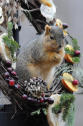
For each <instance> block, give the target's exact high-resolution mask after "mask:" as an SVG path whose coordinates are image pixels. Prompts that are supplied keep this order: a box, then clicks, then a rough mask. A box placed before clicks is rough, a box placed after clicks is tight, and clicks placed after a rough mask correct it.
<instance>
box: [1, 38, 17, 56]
mask: <svg viewBox="0 0 83 126" xmlns="http://www.w3.org/2000/svg"><path fill="white" fill-rule="evenodd" d="M3 41H4V43H5V44H6V45H7V46H8V48H9V50H10V51H11V56H12V58H14V52H16V50H17V49H18V48H19V45H18V43H17V42H16V41H15V40H14V39H13V38H9V37H8V36H4V37H3Z"/></svg>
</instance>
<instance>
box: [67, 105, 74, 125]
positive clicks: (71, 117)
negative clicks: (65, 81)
mask: <svg viewBox="0 0 83 126" xmlns="http://www.w3.org/2000/svg"><path fill="white" fill-rule="evenodd" d="M74 117H75V104H74V103H72V104H71V106H70V109H69V113H68V116H67V126H73V124H74Z"/></svg>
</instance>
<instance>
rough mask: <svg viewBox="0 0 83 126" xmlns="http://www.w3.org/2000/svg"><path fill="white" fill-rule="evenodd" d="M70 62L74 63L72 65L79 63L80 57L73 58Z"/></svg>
mask: <svg viewBox="0 0 83 126" xmlns="http://www.w3.org/2000/svg"><path fill="white" fill-rule="evenodd" d="M72 60H73V61H74V63H79V62H80V57H73V58H72Z"/></svg>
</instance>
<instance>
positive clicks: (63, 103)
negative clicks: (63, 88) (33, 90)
mask: <svg viewBox="0 0 83 126" xmlns="http://www.w3.org/2000/svg"><path fill="white" fill-rule="evenodd" d="M74 100H75V97H74V95H73V94H69V93H64V94H62V95H61V98H60V103H59V104H56V105H55V106H54V107H53V108H52V111H53V113H55V114H57V113H59V112H61V111H62V109H64V111H63V120H64V121H66V119H67V116H68V114H69V112H70V108H71V104H72V103H73V102H74Z"/></svg>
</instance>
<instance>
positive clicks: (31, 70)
mask: <svg viewBox="0 0 83 126" xmlns="http://www.w3.org/2000/svg"><path fill="white" fill-rule="evenodd" d="M63 57H64V35H63V30H62V29H61V28H59V27H58V26H49V25H46V26H45V31H44V33H43V34H42V35H40V36H39V38H38V39H36V40H33V41H32V42H30V43H28V44H27V46H26V47H25V48H24V50H22V51H21V52H20V53H19V55H18V57H17V62H16V72H17V75H18V76H19V79H20V80H22V81H23V80H27V81H28V80H29V79H30V78H32V77H41V78H42V79H43V80H44V81H45V82H47V87H48V89H49V88H50V86H51V83H52V82H53V79H54V72H55V67H56V66H57V65H59V64H60V63H61V62H62V60H63Z"/></svg>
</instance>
